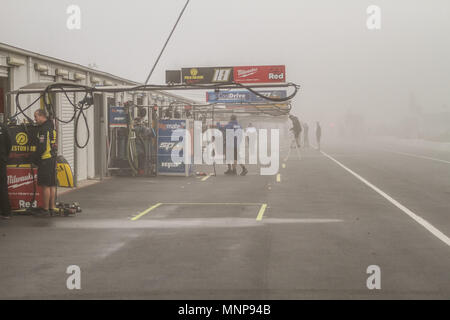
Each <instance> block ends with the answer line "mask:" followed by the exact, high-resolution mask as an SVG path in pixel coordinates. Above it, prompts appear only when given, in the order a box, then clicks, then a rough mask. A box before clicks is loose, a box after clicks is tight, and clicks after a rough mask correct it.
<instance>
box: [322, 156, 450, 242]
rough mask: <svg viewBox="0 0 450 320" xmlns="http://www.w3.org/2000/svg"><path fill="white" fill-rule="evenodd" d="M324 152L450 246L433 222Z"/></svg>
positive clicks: (446, 238) (449, 240) (448, 240)
mask: <svg viewBox="0 0 450 320" xmlns="http://www.w3.org/2000/svg"><path fill="white" fill-rule="evenodd" d="M321 152H322V154H323V155H324V156H326V157H327V158H329V159H330V160H332V161H334V162H335V163H337V164H338V165H339V166H341V167H342V168H344V169H345V170H347V171H348V172H350V173H351V174H352V175H354V176H355V177H356V178H358V179H359V180H361V181H362V182H364V183H365V184H366V185H367V186H369V187H370V188H372V189H373V190H374V191H376V192H377V193H379V194H380V195H381V196H383V197H384V198H385V199H386V200H388V201H389V202H391V203H392V204H393V205H395V206H396V207H397V208H399V209H400V210H402V211H403V212H404V213H406V214H407V215H408V216H410V217H411V218H412V219H413V220H414V221H416V222H417V223H419V224H420V225H421V226H422V227H424V228H425V229H427V230H428V231H429V232H431V233H432V234H433V235H434V236H435V237H436V238H438V239H439V240H441V241H442V242H444V243H445V244H446V245H448V246H450V239H449V238H448V237H447V236H446V235H445V234H443V233H442V232H441V231H439V230H438V229H436V228H435V227H434V226H433V225H432V224H430V223H429V222H428V221H426V220H425V219H423V218H422V217H420V216H418V215H417V214H415V213H414V212H412V211H411V210H409V209H408V208H406V207H405V206H404V205H402V204H401V203H400V202H398V201H397V200H395V199H394V198H392V197H391V196H389V195H388V194H386V193H385V192H383V191H381V190H380V189H379V188H377V187H376V186H374V185H373V184H371V183H370V182H369V181H367V180H366V179H364V178H363V177H361V176H360V175H359V174H357V173H355V172H353V171H352V170H350V169H349V168H347V167H346V166H344V165H343V164H342V163H340V162H339V161H337V160H336V159H334V158H333V157H331V156H329V155H328V154H326V153H325V152H323V151H321Z"/></svg>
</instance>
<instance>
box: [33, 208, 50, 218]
mask: <svg viewBox="0 0 450 320" xmlns="http://www.w3.org/2000/svg"><path fill="white" fill-rule="evenodd" d="M33 217H36V218H46V217H50V211H49V210H45V209H44V208H38V209H37V210H36V211H34V212H33Z"/></svg>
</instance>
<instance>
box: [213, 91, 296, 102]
mask: <svg viewBox="0 0 450 320" xmlns="http://www.w3.org/2000/svg"><path fill="white" fill-rule="evenodd" d="M258 93H259V94H262V95H263V96H265V97H268V98H286V96H287V94H286V90H263V91H258ZM206 102H208V103H270V101H269V100H266V99H264V98H262V97H260V96H258V95H256V94H254V93H252V92H250V91H222V92H218V93H216V92H214V91H209V92H207V93H206Z"/></svg>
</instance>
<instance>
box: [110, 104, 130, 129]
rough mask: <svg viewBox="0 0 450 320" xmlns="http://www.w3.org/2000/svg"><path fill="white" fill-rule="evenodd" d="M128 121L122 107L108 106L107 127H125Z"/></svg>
mask: <svg viewBox="0 0 450 320" xmlns="http://www.w3.org/2000/svg"><path fill="white" fill-rule="evenodd" d="M127 123H128V114H127V113H126V112H125V108H124V107H113V106H111V107H109V127H110V128H126V127H127Z"/></svg>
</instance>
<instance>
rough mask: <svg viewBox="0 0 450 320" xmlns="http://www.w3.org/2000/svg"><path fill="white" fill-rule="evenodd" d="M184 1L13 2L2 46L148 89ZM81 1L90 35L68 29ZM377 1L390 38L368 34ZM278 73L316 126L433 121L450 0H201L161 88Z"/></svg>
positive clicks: (449, 39)
mask: <svg viewBox="0 0 450 320" xmlns="http://www.w3.org/2000/svg"><path fill="white" fill-rule="evenodd" d="M184 3H185V0H147V1H144V0H142V1H138V0H128V1H106V0H95V1H92V0H91V1H87V0H70V1H66V0H45V1H31V0H29V1H26V0H2V1H1V4H0V30H1V31H0V42H4V43H7V44H10V45H14V46H18V47H21V48H24V49H27V50H31V51H35V52H39V53H42V54H46V55H49V56H52V57H56V58H60V59H64V60H68V61H72V62H76V63H80V64H83V65H88V64H89V63H93V62H95V63H96V64H97V65H98V66H99V68H98V69H99V70H102V71H106V72H110V73H112V74H115V75H118V76H122V77H125V78H128V79H130V80H135V81H139V82H144V81H145V78H146V77H147V74H148V72H149V71H150V69H151V67H152V65H153V63H154V61H155V59H156V57H157V55H158V53H159V51H160V49H161V47H162V45H163V43H164V41H165V39H166V37H167V36H168V34H169V32H170V29H171V27H172V26H173V24H174V22H175V20H176V18H177V16H178V14H179V12H180V10H181V8H182V7H183V5H184ZM70 4H77V5H79V6H80V8H81V14H82V20H81V30H73V31H71V30H68V29H67V28H66V20H67V17H68V15H67V14H66V8H67V7H68V6H69V5H70ZM372 4H374V5H378V6H380V7H381V10H382V26H381V30H377V31H369V30H368V29H367V27H366V20H367V13H366V9H367V7H368V6H369V5H372ZM270 64H285V65H286V68H287V79H288V81H292V82H295V83H297V84H300V85H301V86H302V89H301V92H300V93H299V95H298V96H297V97H296V99H295V102H294V113H296V114H298V115H300V116H301V117H303V118H304V119H307V120H310V121H315V120H321V119H333V118H339V117H340V116H342V115H343V114H345V113H346V112H348V110H352V111H354V112H358V113H362V114H364V115H365V116H366V117H374V118H377V119H383V118H385V117H390V116H391V115H395V114H399V113H402V112H406V110H407V107H408V103H409V100H410V96H411V94H413V95H414V97H415V98H416V100H417V103H418V104H419V105H420V106H421V107H422V109H423V110H424V111H425V112H439V111H450V1H448V0H433V1H424V0H423V1H411V0H371V1H365V0H341V1H336V0H328V1H325V0H314V1H313V0H308V1H300V0H277V1H270V0H226V1H224V0H223V1H219V0H191V3H190V5H189V7H188V8H187V10H186V12H185V14H184V16H183V18H182V20H181V22H180V24H179V26H178V29H177V30H176V31H175V34H174V36H173V37H172V39H171V41H170V43H169V45H168V46H167V48H166V51H165V53H164V55H163V57H162V59H161V60H160V62H159V65H158V67H157V68H156V70H155V72H154V74H153V76H152V78H151V79H150V83H155V84H161V83H164V75H165V70H167V69H180V68H182V67H196V66H198V67H199V66H230V65H270ZM190 96H191V97H193V98H196V99H198V100H200V99H204V94H202V93H200V92H198V93H197V94H195V95H190ZM444 106H446V108H444Z"/></svg>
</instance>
